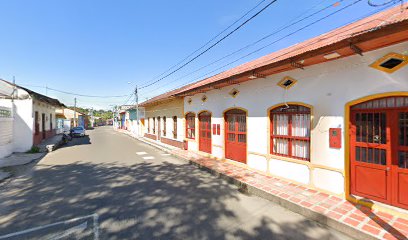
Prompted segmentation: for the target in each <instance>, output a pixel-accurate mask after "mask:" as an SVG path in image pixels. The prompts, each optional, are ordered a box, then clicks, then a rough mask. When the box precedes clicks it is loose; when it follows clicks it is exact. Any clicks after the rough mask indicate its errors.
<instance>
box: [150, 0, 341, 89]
mask: <svg viewBox="0 0 408 240" xmlns="http://www.w3.org/2000/svg"><path fill="white" fill-rule="evenodd" d="M343 1H344V0H340V1H339V2H343ZM322 2H323V1H322ZM322 2H319V3H318V4H317V5H315V6H314V7H312V8H310V9H309V10H307V11H306V12H305V13H307V12H309V11H310V10H311V9H313V8H315V7H316V6H318V5H320V4H321V3H322ZM331 7H333V4H330V5H327V6H326V7H324V8H322V9H320V10H318V11H316V12H314V13H312V14H310V15H308V16H306V17H303V18H301V19H300V20H298V21H295V20H296V19H298V18H299V17H301V16H302V15H304V14H305V13H302V14H300V15H299V16H297V17H295V18H294V19H293V20H292V21H291V22H290V23H289V24H287V25H285V26H282V27H281V28H279V29H278V30H276V31H274V32H272V33H270V34H268V35H265V36H264V37H262V38H260V39H258V40H257V41H255V42H252V43H250V44H248V45H246V46H244V47H242V48H240V49H237V50H235V51H233V52H231V53H229V54H227V55H225V56H223V57H221V58H219V59H217V60H215V61H213V62H211V63H209V64H207V65H205V66H203V67H200V68H198V69H196V70H194V71H192V72H190V73H188V74H186V75H184V76H182V77H180V78H177V79H176V80H174V81H173V82H176V81H179V80H181V79H184V78H185V77H188V76H190V75H192V74H194V73H196V72H198V71H200V70H202V69H204V68H207V67H209V66H211V65H214V64H215V63H218V62H220V61H222V60H224V59H226V58H228V57H230V56H233V55H235V54H237V53H239V52H241V51H244V50H246V49H248V48H250V47H252V46H254V45H256V44H258V43H260V42H262V41H264V40H266V39H268V38H270V37H272V36H274V35H276V34H278V33H280V32H282V31H284V30H286V29H288V28H290V27H292V26H294V25H296V24H298V23H300V22H302V21H305V20H307V19H309V18H311V17H313V16H315V15H317V14H319V13H321V12H323V11H325V10H327V9H329V8H331ZM293 21H295V22H293ZM163 87H164V86H162V88H163ZM153 91H155V90H153Z"/></svg>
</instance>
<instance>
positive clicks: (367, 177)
mask: <svg viewBox="0 0 408 240" xmlns="http://www.w3.org/2000/svg"><path fill="white" fill-rule="evenodd" d="M357 108H359V109H352V111H351V128H350V160H351V162H350V163H351V164H350V167H351V169H350V170H351V171H350V173H351V181H350V185H351V188H350V189H351V193H352V194H355V195H357V196H361V197H366V198H368V199H372V200H376V201H381V202H384V203H387V204H390V205H394V206H397V207H402V208H406V209H408V97H390V98H383V99H376V100H372V101H370V102H366V103H362V104H359V105H357Z"/></svg>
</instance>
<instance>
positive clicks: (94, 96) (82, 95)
mask: <svg viewBox="0 0 408 240" xmlns="http://www.w3.org/2000/svg"><path fill="white" fill-rule="evenodd" d="M19 85H21V86H25V87H36V88H44V89H45V90H51V91H54V92H59V93H63V94H67V95H73V96H78V97H89V98H121V97H127V96H128V95H127V94H126V95H113V96H111V95H105V96H97V95H86V94H80V93H73V92H66V91H63V90H59V89H55V88H50V87H47V86H39V85H31V84H24V83H23V84H21V83H20V84H19Z"/></svg>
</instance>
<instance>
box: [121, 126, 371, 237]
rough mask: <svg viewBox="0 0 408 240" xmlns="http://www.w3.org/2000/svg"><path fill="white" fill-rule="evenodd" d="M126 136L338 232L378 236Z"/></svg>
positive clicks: (163, 148)
mask: <svg viewBox="0 0 408 240" xmlns="http://www.w3.org/2000/svg"><path fill="white" fill-rule="evenodd" d="M125 135H128V134H125ZM128 136H129V137H131V138H133V139H136V140H138V141H140V142H142V143H146V144H147V145H150V146H152V147H155V148H157V149H159V150H162V151H165V152H167V153H169V154H171V155H172V156H173V157H175V158H177V159H180V160H183V161H187V162H188V163H189V164H191V165H193V166H196V167H197V168H199V169H201V170H203V171H206V172H208V173H210V174H212V175H214V176H216V177H218V178H220V179H223V180H226V181H227V182H229V183H231V184H234V185H236V186H238V187H239V191H240V192H244V193H248V194H252V195H255V196H258V197H261V198H264V199H266V200H269V201H271V202H274V203H276V204H279V205H280V206H282V207H284V208H286V209H288V210H290V211H292V212H295V213H298V214H300V215H303V216H305V217H306V218H308V219H310V220H313V221H316V222H318V223H320V224H323V225H326V226H329V227H331V228H334V229H335V230H337V231H339V232H342V233H344V234H346V235H348V236H350V237H351V238H354V239H367V240H371V239H379V238H376V237H374V236H372V235H370V234H367V233H364V232H362V231H359V230H357V229H355V228H353V227H351V226H349V225H346V224H344V223H342V222H339V221H336V220H334V219H332V218H330V217H328V216H326V215H324V214H321V213H318V212H315V211H313V210H310V209H307V208H304V207H302V206H300V205H298V204H296V203H293V202H291V201H289V200H286V199H284V198H281V197H279V196H276V195H273V194H270V193H267V192H266V191H264V190H262V189H259V188H256V187H254V186H251V185H248V184H247V183H244V182H242V181H240V180H238V179H235V178H233V177H230V176H228V175H226V174H224V173H221V172H218V171H216V170H214V169H211V168H208V167H206V166H203V165H201V164H199V163H197V162H195V161H193V160H190V159H188V158H186V157H182V156H180V155H178V154H175V153H173V152H172V150H171V149H168V148H165V147H162V146H159V145H157V144H154V143H151V142H149V141H146V140H144V139H142V138H135V137H133V136H131V135H128Z"/></svg>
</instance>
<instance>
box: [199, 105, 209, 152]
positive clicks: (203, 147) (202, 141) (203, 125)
mask: <svg viewBox="0 0 408 240" xmlns="http://www.w3.org/2000/svg"><path fill="white" fill-rule="evenodd" d="M198 120H199V129H198V130H199V144H198V145H199V146H198V147H199V150H200V151H202V152H206V153H210V154H211V146H212V145H211V113H209V112H203V113H200V114H199V115H198Z"/></svg>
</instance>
